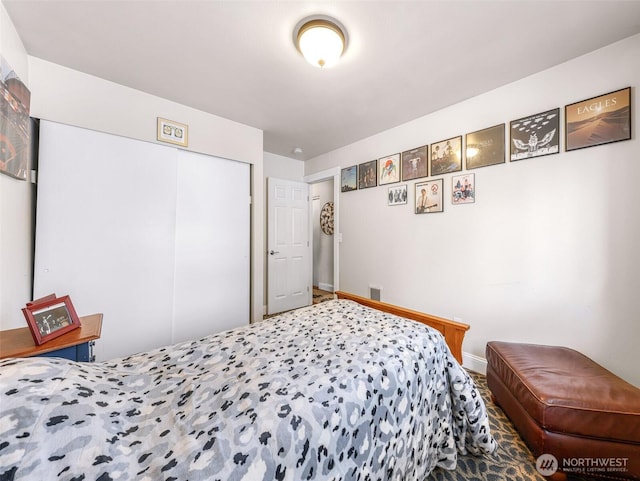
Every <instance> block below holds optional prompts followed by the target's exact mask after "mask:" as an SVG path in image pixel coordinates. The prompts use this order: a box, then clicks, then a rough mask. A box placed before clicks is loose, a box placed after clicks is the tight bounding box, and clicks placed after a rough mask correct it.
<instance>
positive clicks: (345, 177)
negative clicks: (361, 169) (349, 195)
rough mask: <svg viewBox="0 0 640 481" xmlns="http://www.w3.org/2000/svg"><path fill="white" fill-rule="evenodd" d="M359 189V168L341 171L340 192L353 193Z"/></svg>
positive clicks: (355, 166)
mask: <svg viewBox="0 0 640 481" xmlns="http://www.w3.org/2000/svg"><path fill="white" fill-rule="evenodd" d="M357 189H358V166H357V165H353V166H351V167H347V168H346V169H342V170H341V171H340V191H341V192H351V191H352V190H357Z"/></svg>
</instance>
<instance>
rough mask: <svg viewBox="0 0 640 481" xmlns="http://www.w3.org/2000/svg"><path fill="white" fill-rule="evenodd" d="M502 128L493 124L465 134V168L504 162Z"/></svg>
mask: <svg viewBox="0 0 640 481" xmlns="http://www.w3.org/2000/svg"><path fill="white" fill-rule="evenodd" d="M504 128H505V125H504V124H500V125H494V126H493V127H489V128H487V129H483V130H478V131H476V132H471V133H469V134H467V135H466V136H465V144H466V148H467V155H466V159H467V169H477V168H478V167H486V166H489V165H496V164H504V163H505V149H504Z"/></svg>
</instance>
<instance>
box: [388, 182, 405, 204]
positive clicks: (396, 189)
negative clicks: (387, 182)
mask: <svg viewBox="0 0 640 481" xmlns="http://www.w3.org/2000/svg"><path fill="white" fill-rule="evenodd" d="M388 195H389V205H404V204H406V203H407V200H408V199H407V198H408V197H409V195H408V193H407V184H402V185H394V186H393V187H389V193H388Z"/></svg>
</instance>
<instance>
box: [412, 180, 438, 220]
mask: <svg viewBox="0 0 640 481" xmlns="http://www.w3.org/2000/svg"><path fill="white" fill-rule="evenodd" d="M443 185H444V180H443V179H435V180H430V181H428V182H421V183H417V184H416V214H431V213H433V212H443V211H444V203H443V188H442V187H443Z"/></svg>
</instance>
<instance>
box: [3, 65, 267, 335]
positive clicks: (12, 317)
mask: <svg viewBox="0 0 640 481" xmlns="http://www.w3.org/2000/svg"><path fill="white" fill-rule="evenodd" d="M28 60H29V73H30V75H29V80H30V83H29V87H30V89H31V93H32V97H31V115H32V116H33V117H37V118H42V119H46V120H52V121H55V122H60V123H66V124H69V125H74V126H78V127H84V128H88V129H93V130H97V131H101V132H107V133H112V134H116V135H121V136H124V137H129V138H134V139H138V140H145V141H149V142H156V118H157V117H164V118H168V119H171V120H175V121H178V122H181V123H185V124H187V125H188V126H189V147H188V150H190V151H194V152H200V153H204V154H208V155H213V156H216V157H221V158H226V159H231V160H237V161H241V162H245V163H249V164H251V166H252V178H253V182H252V198H253V204H252V210H253V212H255V215H253V216H252V274H251V275H252V281H251V282H252V319H254V320H257V319H261V318H262V305H263V300H262V296H263V282H264V281H263V279H264V268H263V265H264V263H263V255H264V254H263V253H264V248H263V245H262V244H263V235H262V232H263V230H264V225H263V222H264V219H263V215H262V209H263V203H264V201H263V199H264V193H263V190H262V189H263V183H262V182H261V180H262V178H263V173H262V164H263V159H262V155H263V153H262V131H261V130H259V129H255V128H253V127H249V126H246V125H242V124H239V123H237V122H233V121H230V120H226V119H223V118H221V117H217V116H215V115H211V114H207V113H205V112H201V111H198V110H195V109H192V108H189V107H186V106H183V105H180V104H176V103H174V102H170V101H168V100H165V99H162V98H159V97H155V96H152V95H149V94H146V93H143V92H140V91H137V90H134V89H130V88H127V87H123V86H121V85H118V84H115V83H113V82H109V81H106V80H102V79H99V78H97V77H93V76H91V75H87V74H84V73H81V72H78V71H75V70H71V69H68V68H66V67H62V66H60V65H56V64H53V63H50V62H46V61H43V60H41V59H38V58H34V57H29V58H28ZM257 179H260V181H258V182H256V180H257ZM3 181H4V179H3ZM11 202H13V197H12V199H11ZM3 205H4V202H3ZM3 219H4V216H3ZM2 223H3V224H4V220H3V221H2ZM30 235H31V232H30V231H29V234H28V236H30ZM30 269H31V268H30V260H29V269H28V272H26V273H25V269H24V268H22V267H20V268H18V267H16V268H15V269H12V273H11V277H12V278H13V277H21V276H23V275H25V276H28V278H29V279H30V277H31V270H30ZM3 272H4V269H3ZM3 275H4V274H3ZM0 291H1V292H2V294H1V295H2V296H3V297H8V296H9V295H10V296H11V299H12V301H13V304H14V307H13V308H11V309H7V310H6V313H7V314H6V315H3V317H2V319H0V323H2V324H0V327H2V328H5V329H6V328H8V327H16V326H22V325H23V324H24V320H23V319H21V316H22V315H21V313H20V310H19V307H22V306H23V305H24V303H25V302H26V301H28V300H30V299H29V296H30V292H29V294H28V295H27V296H25V294H24V293H22V295H20V296H15V295H13V294H12V293H8V290H7V293H5V288H4V286H3V288H2V289H0ZM3 304H4V303H3ZM16 308H18V309H17V310H16ZM3 309H4V308H3ZM80 314H81V315H82V314H83V313H80Z"/></svg>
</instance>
